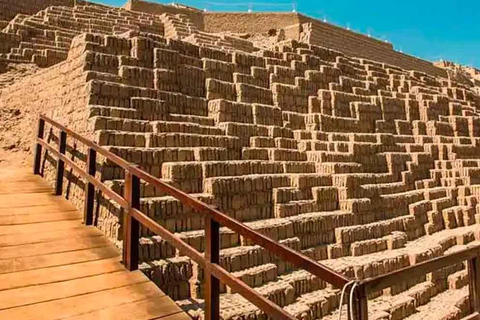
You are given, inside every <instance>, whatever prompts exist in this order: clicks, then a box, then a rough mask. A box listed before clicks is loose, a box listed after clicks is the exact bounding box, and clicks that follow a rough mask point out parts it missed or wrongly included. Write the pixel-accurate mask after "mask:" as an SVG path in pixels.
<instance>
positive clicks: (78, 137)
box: [40, 114, 131, 169]
mask: <svg viewBox="0 0 480 320" xmlns="http://www.w3.org/2000/svg"><path fill="white" fill-rule="evenodd" d="M40 119H43V120H45V121H46V122H48V123H50V124H51V125H52V126H54V127H57V128H58V129H60V130H62V131H64V132H66V133H67V134H68V135H69V136H72V137H73V138H75V139H76V140H78V141H80V142H81V143H83V144H84V145H86V146H87V147H89V148H92V149H93V150H95V151H97V152H98V153H99V154H101V155H103V156H105V157H106V158H108V159H109V160H110V161H113V162H114V163H115V164H117V165H119V166H120V167H122V168H124V169H128V168H129V167H131V164H130V163H129V162H128V161H125V160H124V159H122V158H120V157H119V156H117V155H116V154H113V153H112V152H110V151H108V150H107V149H105V148H102V147H100V146H99V145H98V144H96V143H95V142H93V141H91V140H88V139H86V138H84V137H82V136H81V135H79V134H78V133H76V132H75V131H72V130H70V129H68V128H67V127H65V126H63V125H62V124H60V123H58V122H56V121H55V120H52V119H50V118H48V117H47V116H45V115H43V114H41V115H40Z"/></svg>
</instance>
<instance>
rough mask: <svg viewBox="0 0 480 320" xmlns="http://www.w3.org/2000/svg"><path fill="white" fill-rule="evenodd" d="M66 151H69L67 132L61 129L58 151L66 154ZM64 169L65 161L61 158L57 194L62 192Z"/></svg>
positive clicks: (56, 184)
mask: <svg viewBox="0 0 480 320" xmlns="http://www.w3.org/2000/svg"><path fill="white" fill-rule="evenodd" d="M66 151H67V133H66V132H65V131H61V132H60V139H59V140H58V152H60V154H63V155H64V154H65V152H66ZM64 171H65V162H64V161H63V160H62V159H60V158H59V159H58V161H57V178H56V180H55V194H56V195H57V196H59V195H61V194H62V190H63V173H64Z"/></svg>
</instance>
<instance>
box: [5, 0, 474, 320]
mask: <svg viewBox="0 0 480 320" xmlns="http://www.w3.org/2000/svg"><path fill="white" fill-rule="evenodd" d="M58 2H59V1H57V3H54V4H53V5H56V6H51V5H52V3H50V2H48V1H35V6H33V5H24V6H17V7H13V4H12V3H11V1H3V2H2V1H0V10H2V11H4V12H8V13H9V14H8V15H7V14H5V15H4V16H2V15H0V17H8V19H11V20H9V22H8V23H7V22H6V23H5V24H4V25H5V27H4V29H3V30H2V31H1V32H0V39H1V41H0V53H1V54H0V73H1V74H0V110H1V111H2V115H3V114H4V113H5V112H7V111H8V110H14V112H13V113H12V114H14V116H11V117H8V119H7V117H6V116H5V117H4V118H3V119H2V120H1V121H3V122H5V123H8V126H7V127H6V128H8V130H9V131H8V132H9V134H13V135H16V137H17V138H18V141H17V144H16V145H15V144H14V145H13V146H11V147H9V146H8V145H6V144H5V141H4V139H3V140H2V139H0V144H1V146H2V147H3V148H4V149H9V151H11V152H17V153H20V154H25V157H27V156H28V153H29V150H28V149H29V146H30V145H31V139H32V137H33V131H34V127H35V120H36V117H37V116H38V114H39V113H40V112H42V113H46V114H47V115H48V116H50V117H52V118H54V119H56V120H58V121H59V122H61V123H62V124H64V125H66V126H68V127H69V128H71V129H73V130H75V131H77V132H79V133H80V134H82V135H84V136H86V137H89V138H91V139H94V140H95V141H96V142H98V143H99V144H100V145H102V146H104V147H106V148H108V149H109V150H111V151H112V152H114V153H116V154H118V155H119V156H121V157H122V158H124V159H126V160H128V161H131V162H133V163H135V164H138V165H139V166H140V167H141V168H143V169H145V170H146V171H148V172H150V173H152V174H153V175H155V176H158V177H161V178H162V179H163V180H164V181H166V182H168V183H170V184H172V185H174V186H176V187H179V188H180V189H182V190H184V191H186V192H188V193H189V194H191V195H192V196H194V197H196V198H198V199H200V200H202V201H204V202H206V203H208V204H211V205H213V206H216V207H217V208H218V209H220V210H221V211H223V212H225V213H227V214H228V215H230V216H232V217H235V218H236V219H238V220H239V221H242V222H244V223H245V224H246V225H248V226H249V227H251V228H253V229H255V230H257V231H259V232H262V233H264V234H266V235H268V236H269V237H271V238H272V239H274V240H276V241H279V242H280V243H283V244H285V245H288V246H289V247H291V248H294V249H295V250H298V251H300V252H302V253H303V254H305V255H307V256H310V257H312V258H314V259H316V260H318V261H321V262H322V263H324V264H326V265H328V266H329V267H332V268H333V269H335V270H337V271H340V272H342V273H344V274H346V275H348V276H351V277H356V278H358V279H363V278H367V277H372V276H375V275H381V274H384V273H387V272H391V271H393V270H396V269H399V268H402V267H405V266H408V265H412V264H416V263H419V262H422V261H425V260H427V259H431V258H434V257H438V256H441V255H443V254H446V253H451V252H454V251H456V250H459V249H462V248H465V247H467V246H470V245H472V244H478V241H480V227H479V223H480V211H479V204H478V201H479V198H480V116H479V108H480V91H479V87H480V72H478V70H476V69H472V68H465V67H461V66H455V65H453V64H449V63H438V64H435V65H434V64H432V63H431V62H428V61H424V60H420V59H417V58H414V57H412V56H409V55H406V54H403V53H400V52H397V51H395V50H394V48H393V46H392V45H391V44H387V43H384V42H382V41H378V40H375V39H373V38H369V37H367V36H364V35H361V34H356V33H353V32H350V31H348V30H344V29H341V28H338V27H335V26H332V25H329V24H327V23H323V22H320V21H317V20H314V19H311V18H308V17H305V16H302V15H299V14H296V13H291V14H287V13H282V14H280V13H262V14H260V13H252V14H246V13H245V14H240V13H209V12H203V11H201V10H197V9H194V8H188V7H185V6H181V5H172V6H164V5H159V4H153V3H147V2H141V1H137V0H135V1H133V0H132V1H130V2H129V3H127V4H126V5H125V7H124V8H114V7H107V6H103V5H97V4H93V3H88V2H80V1H79V2H77V3H76V4H73V3H70V2H64V3H58ZM15 3H17V2H15ZM20 3H22V2H20ZM25 3H26V1H25ZM19 8H20V9H19ZM29 10H30V11H29ZM34 10H35V12H31V11H34ZM11 12H13V13H18V14H17V15H14V14H13V17H12V13H11ZM2 19H5V20H7V18H2ZM265 21H270V24H269V25H268V26H265ZM227 22H228V23H227ZM265 28H267V29H265ZM227 29H228V30H227ZM19 70H28V72H26V71H24V72H20V71H19ZM15 115H20V116H15ZM2 117H3V116H2ZM1 130H3V129H0V132H3V131H1ZM46 132H47V133H48V136H49V138H50V139H51V140H52V141H56V140H57V139H58V132H55V131H48V130H47V131H46ZM4 133H5V134H6V132H4ZM68 144H69V146H72V145H73V146H74V147H72V148H71V149H69V150H68V153H69V157H71V158H73V159H74V160H75V161H77V162H78V163H79V164H80V165H85V163H84V161H85V150H84V149H82V147H81V146H80V145H78V147H77V145H76V144H75V143H74V141H69V143H68ZM10 149H11V150H10ZM45 165H46V169H45V174H46V175H47V176H49V175H50V176H51V170H52V168H53V167H54V166H55V162H54V161H53V159H51V158H48V157H47V162H46V164H45ZM99 174H100V175H101V178H102V179H103V180H104V181H105V183H106V184H108V185H109V186H110V187H111V188H112V189H113V190H115V191H117V192H119V193H122V192H123V187H124V177H123V172H122V170H120V169H119V168H117V167H115V166H114V165H113V164H111V163H109V162H106V161H102V168H101V172H100V173H99ZM67 178H68V183H64V186H65V189H66V190H65V191H66V193H67V194H68V196H69V198H70V199H71V200H72V201H73V202H74V203H75V204H77V205H78V207H79V208H81V207H82V205H83V202H82V199H83V187H84V182H82V181H81V180H79V179H78V178H76V177H75V176H74V175H73V174H69V175H67ZM52 179H53V177H52ZM141 192H142V211H143V212H145V213H147V214H148V215H149V216H150V217H152V218H153V219H155V220H156V221H158V222H159V223H161V224H162V225H164V226H165V227H166V228H167V229H168V230H170V231H172V232H175V233H176V234H177V235H178V236H179V237H181V238H182V239H183V240H184V241H186V242H188V243H189V244H190V245H191V246H193V247H194V248H197V249H198V250H200V251H203V250H204V231H203V219H202V217H201V216H200V215H199V214H197V213H195V212H192V211H191V210H189V209H187V208H184V207H183V206H182V204H181V203H179V202H178V201H176V200H175V199H173V198H172V197H169V196H166V195H165V194H162V193H161V192H159V191H158V190H155V189H154V188H151V187H149V186H142V190H141ZM97 200H98V202H97V204H96V219H95V220H96V224H97V226H98V227H99V228H100V229H101V230H102V231H103V232H104V233H105V234H106V235H108V236H109V237H111V239H112V240H113V241H115V242H116V243H118V245H121V241H120V240H121V239H120V236H121V223H120V221H121V217H122V212H121V210H120V209H119V208H118V207H116V206H115V205H113V204H111V203H110V202H109V201H108V200H107V199H104V198H102V197H101V196H100V195H99V196H98V199H97ZM141 237H142V238H141V250H140V252H141V260H142V262H143V263H142V269H143V270H144V271H145V272H146V273H147V274H148V275H149V276H150V277H151V278H152V279H153V280H154V281H155V282H156V283H157V284H158V285H159V286H160V287H161V289H162V290H164V291H165V292H166V293H168V294H169V295H170V296H171V297H173V298H174V299H175V300H177V301H178V303H179V304H180V305H181V306H182V307H183V308H185V309H186V310H188V311H189V313H190V314H191V315H192V317H200V318H201V317H202V316H203V311H202V303H203V300H202V299H203V292H202V288H203V287H202V282H203V279H202V270H200V269H199V268H198V266H197V265H196V264H195V263H193V262H192V261H191V260H190V259H189V258H188V257H184V256H182V255H180V254H179V253H178V252H177V251H176V250H175V248H173V247H172V246H170V245H169V244H168V243H166V242H165V241H164V240H163V239H161V238H159V237H157V236H154V235H152V234H151V233H149V232H148V231H147V230H144V229H142V230H141ZM221 247H222V251H221V265H222V266H223V267H224V268H225V269H226V270H228V271H229V272H232V273H234V274H235V275H236V276H237V277H238V278H240V279H241V280H243V281H245V282H246V283H247V284H248V285H250V286H252V287H254V288H255V289H256V290H257V291H258V292H260V293H262V294H263V295H264V296H266V297H268V298H269V299H271V300H272V301H274V302H275V303H277V304H278V305H280V306H282V307H284V308H285V309H286V310H287V311H288V312H290V313H291V314H293V315H295V316H297V317H298V318H299V319H304V320H313V319H337V316H338V304H339V298H340V290H339V289H335V288H332V287H331V286H330V285H328V284H326V283H325V282H323V281H321V280H319V279H317V278H315V277H314V276H312V275H311V274H309V273H308V272H306V271H303V270H298V269H295V268H294V267H293V266H292V265H290V264H288V263H285V262H284V261H282V260H280V259H278V258H277V257H275V256H273V255H272V254H270V253H268V252H267V251H265V250H263V249H262V248H260V247H259V246H256V245H254V244H252V243H250V242H249V241H248V240H247V239H244V238H243V237H242V236H239V235H238V234H235V233H233V232H232V231H230V230H228V229H225V228H222V229H221ZM467 282H468V279H467V273H466V269H465V266H464V265H463V263H457V264H455V265H452V266H450V267H447V268H444V269H442V270H439V271H438V272H433V273H431V274H428V275H427V276H423V277H421V278H418V279H411V281H409V282H408V283H399V284H398V285H396V286H393V287H391V288H388V289H386V290H383V291H381V292H375V293H371V294H370V296H369V298H370V300H369V312H370V319H383V320H387V319H389V320H393V319H395V320H400V319H408V320H414V319H460V318H461V317H462V316H464V315H465V314H466V312H467V310H468V307H467V306H468V303H469V302H468V287H467ZM222 290H223V294H222V296H221V305H222V317H223V318H224V319H228V320H229V319H266V315H265V314H263V313H261V312H260V311H259V310H258V309H256V308H255V307H254V306H253V305H252V304H250V303H249V302H248V301H246V300H245V299H243V298H241V297H240V296H239V295H238V294H237V293H235V292H232V291H231V290H230V288H222ZM432 317H433V318H432Z"/></svg>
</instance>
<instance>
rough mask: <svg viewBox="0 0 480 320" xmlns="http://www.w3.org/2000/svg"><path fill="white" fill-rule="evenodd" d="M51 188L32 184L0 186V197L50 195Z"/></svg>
mask: <svg viewBox="0 0 480 320" xmlns="http://www.w3.org/2000/svg"><path fill="white" fill-rule="evenodd" d="M51 192H52V188H50V187H48V186H39V185H37V184H36V183H34V182H28V183H18V182H16V183H15V182H14V183H11V184H9V185H0V195H4V194H22V193H51Z"/></svg>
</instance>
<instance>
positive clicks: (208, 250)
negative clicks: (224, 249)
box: [204, 216, 220, 320]
mask: <svg viewBox="0 0 480 320" xmlns="http://www.w3.org/2000/svg"><path fill="white" fill-rule="evenodd" d="M205 241H206V246H205V259H206V260H207V261H209V262H211V263H216V264H219V263H220V224H219V223H218V222H216V221H215V220H213V219H212V218H210V217H208V216H207V217H205ZM204 272H205V319H206V320H218V319H220V281H219V280H218V279H217V278H216V277H215V276H213V275H212V273H211V272H210V270H209V269H208V267H207V268H205V271H204Z"/></svg>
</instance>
